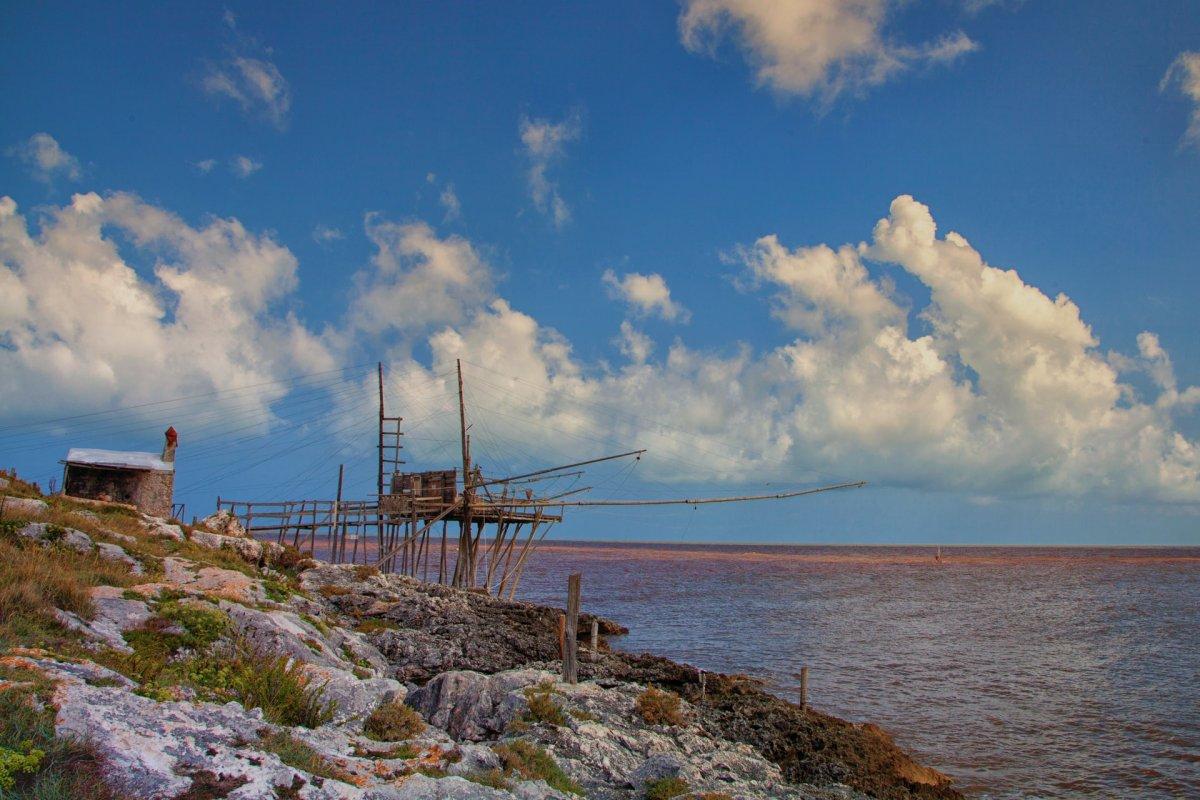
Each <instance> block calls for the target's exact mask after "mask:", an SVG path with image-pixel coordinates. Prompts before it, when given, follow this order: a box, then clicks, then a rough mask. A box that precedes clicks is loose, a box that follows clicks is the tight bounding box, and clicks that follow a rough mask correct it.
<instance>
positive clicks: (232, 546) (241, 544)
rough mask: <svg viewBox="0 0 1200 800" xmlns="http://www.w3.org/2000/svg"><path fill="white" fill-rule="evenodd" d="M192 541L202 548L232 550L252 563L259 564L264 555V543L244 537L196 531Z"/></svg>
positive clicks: (193, 533)
mask: <svg viewBox="0 0 1200 800" xmlns="http://www.w3.org/2000/svg"><path fill="white" fill-rule="evenodd" d="M234 522H236V520H234ZM191 539H192V541H193V542H195V543H196V544H198V545H200V546H201V547H208V548H210V549H212V550H222V549H224V550H232V551H233V552H235V553H237V554H238V555H239V556H241V557H242V558H244V559H245V560H246V561H250V562H255V563H257V562H258V560H259V559H261V558H262V555H263V545H262V542H256V541H255V540H253V539H247V538H245V537H244V536H226V535H224V534H220V533H213V532H211V531H202V530H194V531H192V536H191Z"/></svg>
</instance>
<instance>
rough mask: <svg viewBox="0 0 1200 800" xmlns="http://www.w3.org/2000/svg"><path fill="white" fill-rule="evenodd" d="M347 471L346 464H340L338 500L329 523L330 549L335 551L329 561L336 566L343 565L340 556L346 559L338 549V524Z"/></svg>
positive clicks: (334, 502)
mask: <svg viewBox="0 0 1200 800" xmlns="http://www.w3.org/2000/svg"><path fill="white" fill-rule="evenodd" d="M345 470H346V465H345V464H338V488H337V499H335V500H334V501H333V513H332V514H331V515H330V523H329V546H330V549H332V550H333V555H332V556H331V557H330V559H329V560H330V561H332V562H333V563H334V564H338V563H341V562H340V560H339V556H341V557H343V558H344V557H345V556H344V555H343V554H342V553H341V551H340V550H339V549H338V547H339V542H338V522H339V521H340V520H341V516H342V477H343V475H344V473H345ZM341 546H342V547H343V548H344V547H345V545H344V544H342V545H341Z"/></svg>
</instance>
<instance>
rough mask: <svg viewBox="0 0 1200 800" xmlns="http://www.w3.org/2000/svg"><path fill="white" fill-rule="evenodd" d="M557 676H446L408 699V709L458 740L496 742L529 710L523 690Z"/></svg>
mask: <svg viewBox="0 0 1200 800" xmlns="http://www.w3.org/2000/svg"><path fill="white" fill-rule="evenodd" d="M544 681H550V682H551V683H553V681H554V676H553V675H551V674H550V673H548V672H544V671H540V670H530V669H526V670H514V671H511V672H499V673H496V674H495V675H483V674H482V673H479V672H470V671H455V672H443V673H442V674H441V675H438V676H437V677H435V678H434V679H433V680H431V681H429V683H427V684H425V685H424V686H422V687H420V688H419V689H415V690H414V691H413V692H411V693H410V694H409V696H408V701H407V702H408V705H410V706H412V707H413V708H415V709H416V710H418V711H420V712H421V716H423V717H425V719H426V720H428V721H429V723H430V724H431V725H436V726H437V727H439V728H442V729H443V730H445V731H446V732H447V733H449V734H450V735H451V736H453V737H454V738H455V739H466V740H468V741H471V742H481V741H484V740H485V739H495V738H497V737H498V736H500V734H502V733H503V732H504V730H505V728H507V727H508V725H509V723H510V722H512V721H513V720H514V719H516V718H517V717H518V716H519V715H520V714H521V713H522V712H524V711H525V709H526V708H527V707H528V703H527V701H526V699H525V697H524V695H523V694H522V690H524V689H525V688H526V687H529V686H535V685H537V684H539V683H542V682H544Z"/></svg>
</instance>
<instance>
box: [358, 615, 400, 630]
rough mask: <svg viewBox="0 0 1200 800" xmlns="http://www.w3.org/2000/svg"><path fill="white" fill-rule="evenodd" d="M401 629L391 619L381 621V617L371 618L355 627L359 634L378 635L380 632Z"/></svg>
mask: <svg viewBox="0 0 1200 800" xmlns="http://www.w3.org/2000/svg"><path fill="white" fill-rule="evenodd" d="M399 627H400V625H399V623H396V622H392V621H391V620H390V619H381V618H380V617H369V618H368V619H364V620H363V621H362V622H360V623H358V624H357V625H355V626H354V630H356V631H358V632H359V633H377V632H378V631H394V630H397V629H398V628H399Z"/></svg>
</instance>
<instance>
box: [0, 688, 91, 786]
mask: <svg viewBox="0 0 1200 800" xmlns="http://www.w3.org/2000/svg"><path fill="white" fill-rule="evenodd" d="M0 677H2V678H4V679H6V680H10V681H13V682H14V683H15V684H16V685H10V686H7V687H6V688H5V689H4V690H3V691H0V776H3V777H2V778H0V797H3V798H4V800H73V799H74V798H84V797H86V798H89V800H115V795H114V794H112V793H111V792H109V791H108V790H107V789H106V788H105V785H104V781H103V779H102V771H101V767H102V764H101V762H100V758H99V756H98V755H97V754H96V752H95V750H94V749H93V748H92V747H91V746H89V745H88V744H86V743H85V742H80V741H77V740H75V739H71V738H58V737H55V734H54V716H55V711H54V706H53V705H51V703H50V701H51V699H52V697H51V695H52V693H53V686H52V685H51V683H50V682H49V681H48V680H46V679H45V678H44V677H43V676H42V675H41V673H39V672H36V671H32V670H27V669H23V668H16V667H3V668H0Z"/></svg>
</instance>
